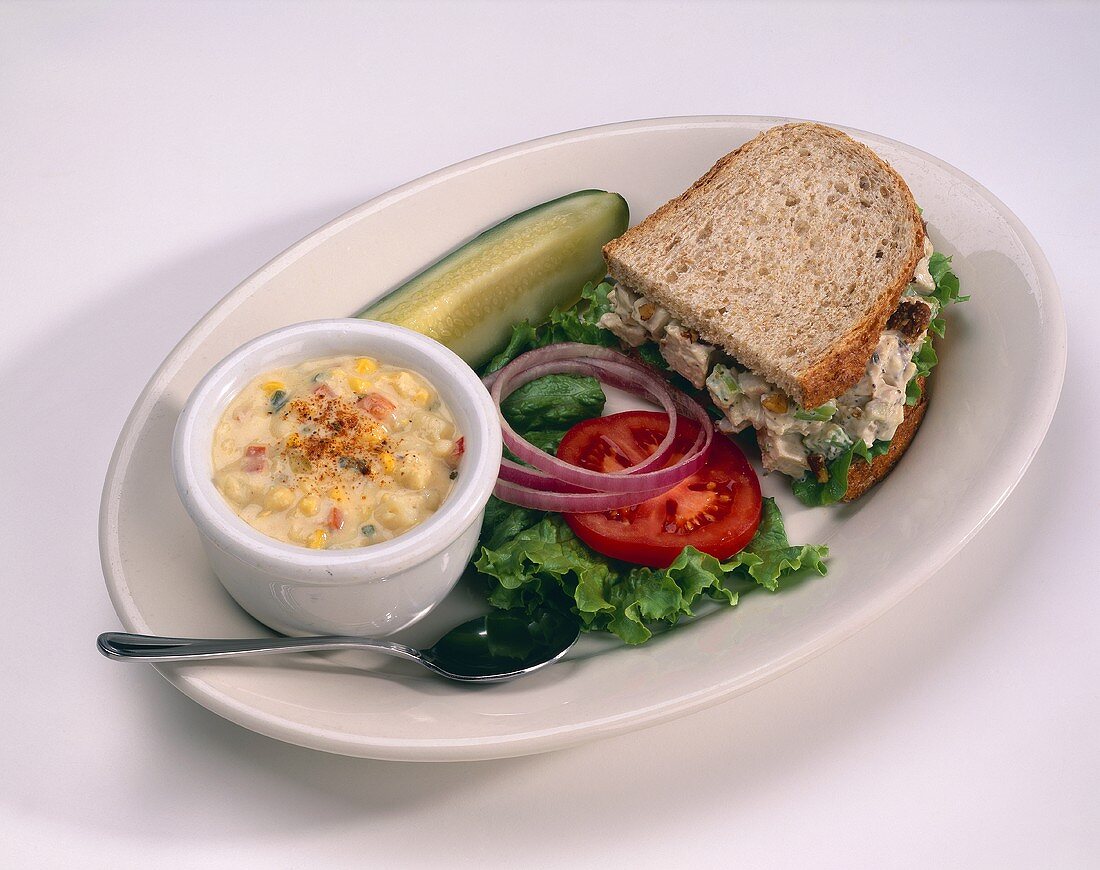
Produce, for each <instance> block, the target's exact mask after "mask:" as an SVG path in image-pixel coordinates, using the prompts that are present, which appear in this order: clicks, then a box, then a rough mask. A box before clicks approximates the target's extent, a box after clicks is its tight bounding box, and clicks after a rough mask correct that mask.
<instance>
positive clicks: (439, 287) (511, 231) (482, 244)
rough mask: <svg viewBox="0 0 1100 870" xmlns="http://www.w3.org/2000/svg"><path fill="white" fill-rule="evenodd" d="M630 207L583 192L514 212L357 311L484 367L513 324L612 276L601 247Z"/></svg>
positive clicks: (621, 227)
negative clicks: (417, 333) (404, 330)
mask: <svg viewBox="0 0 1100 870" xmlns="http://www.w3.org/2000/svg"><path fill="white" fill-rule="evenodd" d="M629 217H630V214H629V210H628V207H627V204H626V200H624V199H623V198H622V197H621V196H619V194H617V193H607V192H606V191H603V190H582V191H578V192H577V193H571V194H569V195H568V196H563V197H561V198H559V199H554V200H551V201H550V202H545V203H543V204H542V205H537V206H535V207H534V208H530V209H528V210H527V211H524V212H520V213H519V214H517V215H514V216H513V217H510V218H508V219H507V220H506V221H503V222H501V223H499V224H497V225H496V226H494V227H492V228H491V229H488V230H486V231H485V232H483V233H482V234H481V235H479V236H478V237H477V238H475V239H473V240H472V241H470V242H467V243H466V244H465V245H463V246H462V247H461V248H459V249H457V250H456V251H454V252H452V253H451V254H448V255H447V256H446V257H444V258H443V259H442V260H440V261H439V262H437V263H436V264H435V265H433V266H430V267H429V268H427V269H426V270H424V271H423V272H421V273H420V274H419V275H417V276H416V277H415V278H412V279H410V280H409V281H407V282H406V283H405V284H403V285H401V286H400V287H398V288H397V289H396V290H394V291H393V292H392V293H390V294H389V295H387V296H384V297H383V298H382V299H380V300H379V301H378V302H375V303H374V304H372V305H370V306H368V307H367V308H365V309H364V310H363V311H361V312H359V314H357V315H356V317H362V318H364V319H366V320H381V321H385V322H386V323H394V324H397V325H398V326H404V327H407V328H409V329H412V330H414V331H416V332H420V333H422V334H424V335H427V336H429V337H430V338H434V339H435V340H436V341H438V342H440V343H441V344H444V345H446V346H447V347H449V348H450V349H451V350H453V351H454V352H455V353H457V354H458V355H459V356H460V357H462V358H463V359H464V360H465V361H466V362H467V363H469V364H470V365H471V366H472V367H473V368H479V367H480V366H482V365H483V364H484V363H486V362H487V361H488V360H489V358H490V357H492V356H493V354H495V353H497V352H498V351H499V350H501V349H502V348H503V347H504V345H505V344H507V342H508V338H509V336H510V335H511V333H512V327H513V326H514V325H515V324H517V323H519V322H520V321H521V320H524V319H527V320H530V321H531V322H532V323H539V322H541V321H543V320H545V319H546V316H547V315H548V314H549V313H550V311H551V309H553V308H554V307H555V306H558V307H560V308H565V307H567V306H569V305H572V304H573V303H574V302H576V301H577V299H578V298H580V292H581V288H582V287H584V285H585V284H586V283H587V282H589V281H598V280H600V279H601V278H603V277H604V275H605V274H606V270H607V267H606V266H605V264H604V260H603V253H602V250H601V249H602V248H603V246H604V245H605V244H606V243H607V242H609V241H610V240H611V239H614V238H616V237H618V236H621V235H622V234H623V233H624V232H625V231H626V227H627V224H628V222H629Z"/></svg>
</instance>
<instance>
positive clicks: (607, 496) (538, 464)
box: [483, 342, 714, 513]
mask: <svg viewBox="0 0 1100 870" xmlns="http://www.w3.org/2000/svg"><path fill="white" fill-rule="evenodd" d="M549 374H581V375H589V376H593V377H596V378H598V379H599V380H601V381H602V382H604V383H607V384H610V385H611V386H615V387H619V388H620V389H623V390H626V391H627V392H630V393H632V394H634V395H638V396H642V397H643V398H647V399H650V400H651V401H653V402H655V403H656V404H659V405H660V406H661V407H662V408H663V409H664V411H665V413H666V414H667V415H668V417H669V428H668V433H667V434H666V435H665V437H664V439H663V440H662V442H661V443H660V444H659V445H658V447H657V449H656V450H655V451H654V452H653V453H652V454H650V455H649V456H647V457H646V458H645V459H643V460H642V461H640V462H637V463H635V464H634V465H631V466H629V467H627V468H624V469H621V470H620V471H616V472H610V473H607V472H597V471H591V470H589V469H586V468H579V467H577V466H575V465H570V464H569V463H567V462H563V461H562V460H560V459H558V458H557V457H556V456H551V455H550V454H548V453H546V452H544V451H542V450H540V449H539V448H537V447H535V446H534V445H533V444H531V443H530V442H529V441H527V440H526V439H525V438H523V437H522V436H521V435H519V434H518V433H517V432H516V431H515V430H514V429H513V428H512V427H511V426H510V425H509V423H508V421H507V420H505V419H504V415H503V413H501V414H500V422H501V429H502V433H503V436H504V443H505V445H506V446H507V447H508V449H509V450H511V451H512V453H513V454H515V455H516V456H517V457H518V458H519V459H520V460H521V461H523V462H526V463H528V464H529V465H531V466H533V468H525V467H523V466H521V465H518V464H517V463H515V462H512V461H510V460H507V459H506V460H504V461H503V462H502V464H501V474H500V481H499V482H498V484H497V489H496V495H497V496H498V497H499V498H502V499H504V500H505V501H509V502H511V503H513V504H519V505H521V506H524V507H536V508H540V509H542V510H556V511H564V512H570V513H572V512H588V511H599V510H610V509H612V508H617V507H627V506H629V505H632V504H638V503H639V502H642V501H645V500H647V499H649V498H653V497H654V496H657V495H660V494H661V493H662V492H667V491H668V490H669V489H671V488H672V487H674V486H675V485H676V484H678V483H680V482H681V481H682V480H684V479H685V478H687V477H689V476H691V475H692V474H694V473H695V472H696V471H698V470H699V469H700V468H702V467H703V465H704V464H705V463H706V460H707V456H708V455H709V453H710V446H711V443H712V441H713V437H714V430H713V427H712V425H711V422H710V418H709V417H708V416H707V413H706V411H704V410H703V408H702V407H701V406H700V405H699V403H698V402H696V401H695V400H694V399H692V398H690V397H689V396H686V395H684V394H682V393H679V392H678V391H675V390H674V389H673V388H672V387H671V386H670V385H669V384H668V383H667V382H666V381H665V380H664V379H663V378H662V377H660V375H658V374H656V373H655V372H654V371H652V370H651V369H649V368H648V367H646V366H644V365H642V364H641V363H638V362H635V361H634V360H631V359H630V358H629V357H627V356H625V355H623V354H621V353H619V352H617V351H613V350H610V349H608V348H603V347H593V346H591V345H586V344H579V343H574V342H566V343H562V344H556V345H550V346H549V347H545V348H540V349H538V350H533V351H529V352H528V353H525V354H522V355H521V356H519V357H517V358H516V359H514V360H512V362H510V363H509V364H508V365H506V366H504V368H502V369H500V370H498V371H496V372H493V373H491V374H489V375H487V376H486V377H485V378H484V379H483V381H484V383H485V385H486V386H487V387H488V388H489V390H490V393H491V394H492V396H493V400H494V401H495V402H496V404H497V407H498V409H499V408H500V405H501V403H502V401H503V400H504V399H505V398H507V396H508V395H510V394H511V393H512V392H514V391H515V390H516V389H518V388H519V387H522V386H523V385H524V384H526V383H529V382H530V381H533V380H535V379H537V378H540V377H544V376H545V375H549ZM680 413H683V414H684V416H688V417H691V418H692V419H694V420H695V421H696V422H698V423H699V432H698V434H697V435H696V438H695V442H694V443H693V444H692V446H691V448H690V449H689V450H688V451H687V453H685V454H684V456H683V457H681V459H680V460H679V461H677V462H676V463H675V464H673V465H672V466H669V467H668V468H660V467H657V468H655V466H659V465H660V463H663V462H664V461H665V460H666V459H667V458H668V456H669V455H670V454H671V452H672V447H673V443H674V441H675V438H676V429H677V424H678V416H679V414H680ZM651 469H654V470H651Z"/></svg>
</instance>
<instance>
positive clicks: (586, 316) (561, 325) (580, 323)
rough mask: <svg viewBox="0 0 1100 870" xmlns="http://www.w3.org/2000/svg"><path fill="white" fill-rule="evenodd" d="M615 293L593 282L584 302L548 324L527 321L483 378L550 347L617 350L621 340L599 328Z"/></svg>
mask: <svg viewBox="0 0 1100 870" xmlns="http://www.w3.org/2000/svg"><path fill="white" fill-rule="evenodd" d="M612 289H614V288H613V287H612V285H611V284H609V283H607V282H606V281H603V282H601V283H599V284H592V283H591V282H590V283H588V284H586V285H585V286H584V289H583V290H581V298H580V301H578V302H577V303H576V304H575V305H572V306H570V307H569V308H566V309H564V310H562V309H559V308H555V309H554V310H553V311H551V312H550V317H549V319H547V321H546V322H545V323H541V324H539V325H538V326H532V325H531V324H530V323H529V322H528V321H526V320H524V321H523V322H522V323H519V324H517V325H516V326H514V327H513V328H512V337H511V338H510V339H509V340H508V345H507V346H506V347H505V348H504V350H502V351H501V352H500V353H498V354H497V355H496V356H495V357H493V358H492V359H491V360H489V363H488V364H487V365H486V366H485V368H484V369H483V370H482V374H483V375H487V374H489V373H490V372H495V371H496V370H497V369H501V368H504V366H506V365H508V363H510V362H511V361H512V360H514V359H515V358H516V357H517V356H519V355H520V354H522V353H526V352H527V351H529V350H534V349H535V348H538V347H546V346H547V345H549V344H559V343H560V342H563V341H577V342H580V343H582V344H596V345H602V346H603V347H615V346H617V345H618V343H619V340H618V339H617V338H616V337H615V336H614V335H613V334H612V333H610V332H608V331H607V330H606V329H601V328H600V326H599V320H600V318H601V317H602V316H603V315H604V314H606V313H607V312H608V311H610V310H611V300H610V298H609V296H610V293H611V291H612Z"/></svg>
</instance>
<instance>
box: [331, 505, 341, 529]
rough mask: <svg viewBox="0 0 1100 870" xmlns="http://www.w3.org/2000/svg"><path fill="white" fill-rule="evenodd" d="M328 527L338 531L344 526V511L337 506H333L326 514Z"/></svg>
mask: <svg viewBox="0 0 1100 870" xmlns="http://www.w3.org/2000/svg"><path fill="white" fill-rule="evenodd" d="M328 527H329V528H330V529H335V530H336V531H339V530H340V529H342V528H343V527H344V512H343V511H342V510H340V508H338V507H334V508H333V509H332V511H331V512H330V513H329V515H328Z"/></svg>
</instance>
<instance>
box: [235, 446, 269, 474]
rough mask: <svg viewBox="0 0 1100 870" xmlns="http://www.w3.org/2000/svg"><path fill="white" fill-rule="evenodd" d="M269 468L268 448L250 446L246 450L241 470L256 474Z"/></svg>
mask: <svg viewBox="0 0 1100 870" xmlns="http://www.w3.org/2000/svg"><path fill="white" fill-rule="evenodd" d="M265 468H267V448H266V447H265V446H264V445H262V444H250V445H249V446H248V447H246V448H245V449H244V458H243V459H242V460H241V470H242V471H249V472H256V471H263V470H264V469H265Z"/></svg>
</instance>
